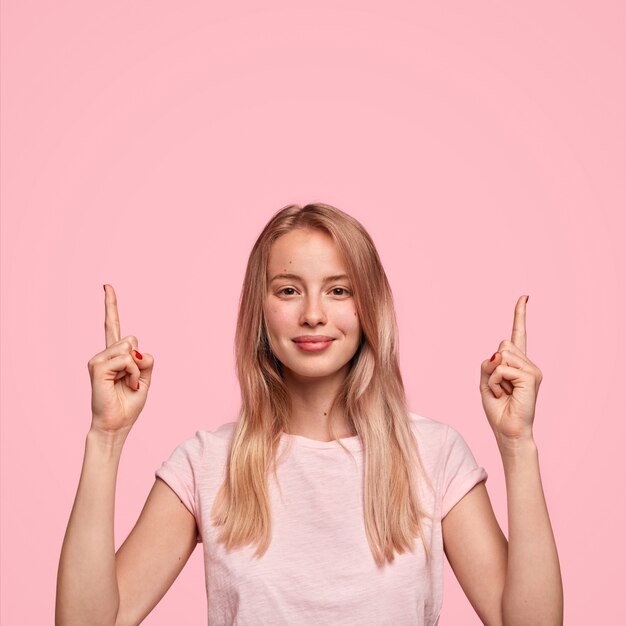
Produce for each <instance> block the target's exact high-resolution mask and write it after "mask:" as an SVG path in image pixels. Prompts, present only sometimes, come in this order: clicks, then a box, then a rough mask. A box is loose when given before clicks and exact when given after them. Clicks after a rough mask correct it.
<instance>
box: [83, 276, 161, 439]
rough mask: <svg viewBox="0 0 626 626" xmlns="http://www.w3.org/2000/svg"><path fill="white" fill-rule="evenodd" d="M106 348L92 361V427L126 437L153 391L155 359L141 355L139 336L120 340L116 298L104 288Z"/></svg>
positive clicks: (106, 286) (144, 354) (130, 336)
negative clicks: (151, 389)
mask: <svg viewBox="0 0 626 626" xmlns="http://www.w3.org/2000/svg"><path fill="white" fill-rule="evenodd" d="M104 292H105V293H104V306H105V318H104V331H105V336H106V349H105V350H103V351H102V352H99V353H98V354H96V355H94V356H93V357H91V359H89V362H88V363H87V367H88V369H89V376H90V378H91V413H92V421H91V428H92V429H95V430H98V431H101V432H103V433H106V434H109V435H113V434H118V433H119V434H127V433H128V431H129V430H130V429H131V427H132V425H133V424H134V423H135V421H136V420H137V418H138V417H139V413H141V411H142V409H143V407H144V405H145V403H146V400H147V397H148V389H149V388H150V380H151V378H152V368H153V366H154V359H153V358H152V355H150V354H148V353H146V352H144V353H143V354H141V353H139V352H138V350H137V348H138V341H137V337H135V336H133V335H129V336H128V337H124V338H123V339H120V319H119V315H118V311H117V298H116V296H115V291H114V289H113V287H112V286H111V285H104Z"/></svg>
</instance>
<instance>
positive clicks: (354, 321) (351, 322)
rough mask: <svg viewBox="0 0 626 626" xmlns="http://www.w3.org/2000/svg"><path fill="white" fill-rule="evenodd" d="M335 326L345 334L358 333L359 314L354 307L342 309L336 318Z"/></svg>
mask: <svg viewBox="0 0 626 626" xmlns="http://www.w3.org/2000/svg"><path fill="white" fill-rule="evenodd" d="M337 326H338V327H339V328H341V329H342V330H343V331H344V332H345V333H346V334H359V332H360V330H361V324H360V323H359V316H358V315H357V312H356V309H355V308H354V307H350V308H349V309H346V310H345V311H342V312H341V315H340V316H339V317H338V318H337Z"/></svg>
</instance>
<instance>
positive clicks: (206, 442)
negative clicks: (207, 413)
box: [172, 422, 236, 464]
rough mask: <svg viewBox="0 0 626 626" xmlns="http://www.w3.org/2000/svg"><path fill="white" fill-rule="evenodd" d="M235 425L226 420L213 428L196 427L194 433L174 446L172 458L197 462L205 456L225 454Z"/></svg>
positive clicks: (214, 456)
mask: <svg viewBox="0 0 626 626" xmlns="http://www.w3.org/2000/svg"><path fill="white" fill-rule="evenodd" d="M235 425H236V423H235V422H227V423H225V424H222V425H220V426H218V427H216V428H214V429H213V430H207V429H198V430H197V431H196V433H195V435H193V436H192V437H189V438H187V439H185V440H184V441H183V442H182V443H180V444H179V445H178V446H176V448H175V449H174V451H173V452H172V458H185V459H187V460H188V461H190V462H192V464H197V463H201V462H202V461H203V460H205V459H207V458H211V459H215V458H219V457H220V456H226V454H227V452H228V449H229V446H230V440H231V438H232V434H233V431H234V429H235Z"/></svg>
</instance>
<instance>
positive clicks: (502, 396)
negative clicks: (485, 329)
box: [480, 296, 543, 445]
mask: <svg viewBox="0 0 626 626" xmlns="http://www.w3.org/2000/svg"><path fill="white" fill-rule="evenodd" d="M526 301H527V297H526V296H521V297H520V298H519V299H518V301H517V305H516V306H515V314H514V318H513V332H512V334H511V341H508V340H506V339H504V340H502V341H501V342H500V345H499V347H498V351H497V352H496V353H495V354H494V355H493V356H492V357H491V359H487V360H485V361H483V362H482V364H481V367H480V394H481V397H482V402H483V408H484V409H485V414H486V415H487V419H488V420H489V424H490V426H491V428H492V430H493V432H494V434H495V436H496V439H497V440H498V445H507V444H515V443H516V442H518V441H519V440H521V439H532V436H533V435H532V425H533V420H534V418H535V405H536V403H537V393H538V392H539V386H540V384H541V381H542V379H543V375H542V373H541V370H540V369H539V368H538V367H537V366H536V365H535V364H534V363H533V362H532V361H531V360H530V359H529V358H528V357H527V356H526Z"/></svg>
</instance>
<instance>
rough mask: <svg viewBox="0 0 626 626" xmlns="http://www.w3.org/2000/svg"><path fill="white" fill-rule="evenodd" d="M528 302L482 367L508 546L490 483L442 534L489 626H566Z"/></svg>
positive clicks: (463, 503) (467, 500) (449, 519)
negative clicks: (538, 431)
mask: <svg viewBox="0 0 626 626" xmlns="http://www.w3.org/2000/svg"><path fill="white" fill-rule="evenodd" d="M526 301H527V298H526V296H522V297H521V298H520V299H519V300H518V302H517V305H516V307H515V317H514V322H513V333H512V336H511V341H507V340H504V341H502V342H501V343H500V346H499V348H498V351H497V352H496V353H495V354H494V355H493V357H492V358H491V359H490V360H486V361H483V363H482V365H481V380H480V393H481V396H482V401H483V407H484V409H485V413H486V415H487V419H488V420H489V424H490V426H491V428H492V430H493V432H494V434H495V437H496V441H497V444H498V449H499V451H500V454H501V456H502V464H503V467H504V476H505V481H506V492H507V510H508V525H509V540H508V547H507V542H506V539H504V536H503V535H502V531H501V530H500V527H499V526H498V524H497V521H496V520H495V516H494V514H493V509H492V507H491V503H490V501H489V497H488V495H487V490H486V488H485V485H484V483H479V485H477V486H476V487H474V489H472V490H471V491H470V492H469V493H468V494H466V495H465V496H464V497H463V498H462V499H461V500H460V501H459V502H458V503H457V504H456V505H455V506H454V507H453V508H452V510H451V511H450V512H449V513H448V515H446V517H445V518H444V519H443V521H442V527H443V534H444V546H445V549H446V555H447V556H448V560H449V561H450V564H451V566H452V568H453V570H454V572H455V574H456V575H457V578H459V582H460V583H461V586H462V587H463V589H464V591H465V593H466V594H467V595H468V598H469V600H470V602H471V603H472V605H473V606H474V608H475V609H476V610H477V612H478V614H479V615H481V616H482V617H483V621H484V622H485V623H489V624H491V623H493V624H496V623H498V622H499V621H500V617H501V620H502V621H501V623H502V624H503V625H504V626H510V625H516V624H523V625H527V624H542V626H543V625H546V626H549V625H552V624H555V625H559V626H560V625H562V624H563V584H562V580H561V570H560V566H559V558H558V554H557V549H556V544H555V541H554V535H553V533H552V526H551V524H550V518H549V516H548V509H547V506H546V501H545V498H544V494H543V488H542V485H541V476H540V472H539V455H538V450H537V446H536V444H535V441H534V438H533V434H532V424H533V420H534V416H535V405H536V400H537V392H538V390H539V385H540V384H541V380H542V374H541V371H540V370H539V368H538V367H537V366H536V365H535V364H534V363H532V361H530V359H528V357H527V356H526ZM499 598H500V599H499ZM498 604H500V606H499V607H498V606H497V605H498ZM498 609H500V610H498ZM487 615H489V616H490V617H489V618H487V619H485V618H486V616H487Z"/></svg>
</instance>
